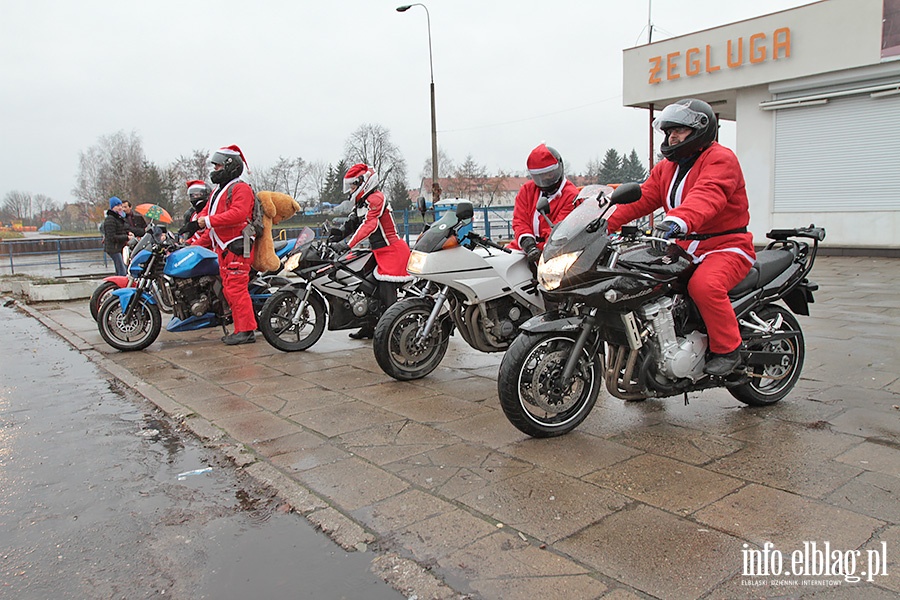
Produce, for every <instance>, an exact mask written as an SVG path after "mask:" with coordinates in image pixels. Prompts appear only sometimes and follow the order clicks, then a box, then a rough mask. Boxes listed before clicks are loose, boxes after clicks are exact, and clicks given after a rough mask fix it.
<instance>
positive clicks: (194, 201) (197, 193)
mask: <svg viewBox="0 0 900 600" xmlns="http://www.w3.org/2000/svg"><path fill="white" fill-rule="evenodd" d="M187 186H188V188H187V189H188V199H190V201H191V206H192V207H194V212H198V213H199V212H200V211H201V210H203V207H204V206H206V202H207V201H208V200H209V194H210V191H211V190H210V189H209V186H208V185H206V182H205V181H200V180H199V179H194V180H193V181H188V182H187Z"/></svg>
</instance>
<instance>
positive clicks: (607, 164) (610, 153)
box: [597, 148, 623, 184]
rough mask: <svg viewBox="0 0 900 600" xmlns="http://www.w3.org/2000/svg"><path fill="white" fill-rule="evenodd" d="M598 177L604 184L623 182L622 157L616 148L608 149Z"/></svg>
mask: <svg viewBox="0 0 900 600" xmlns="http://www.w3.org/2000/svg"><path fill="white" fill-rule="evenodd" d="M597 177H598V178H599V179H600V183H602V184H610V183H622V181H623V179H622V157H621V156H619V153H618V152H616V149H615V148H610V149H609V150H607V151H606V155H605V156H604V157H603V163H602V164H601V165H600V172H599V173H598V174H597Z"/></svg>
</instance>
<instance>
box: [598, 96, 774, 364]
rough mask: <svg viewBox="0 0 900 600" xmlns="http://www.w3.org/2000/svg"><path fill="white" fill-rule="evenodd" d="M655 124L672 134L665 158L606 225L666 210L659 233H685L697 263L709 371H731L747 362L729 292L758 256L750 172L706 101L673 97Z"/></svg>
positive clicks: (695, 292)
mask: <svg viewBox="0 0 900 600" xmlns="http://www.w3.org/2000/svg"><path fill="white" fill-rule="evenodd" d="M653 126H654V128H656V129H657V130H659V131H661V132H663V133H664V134H665V140H664V141H663V143H662V146H661V147H660V151H661V152H662V154H663V156H664V157H665V158H666V160H664V161H661V162H659V163H657V164H656V166H654V167H653V170H652V171H651V172H650V176H649V178H648V179H647V181H645V182H644V183H643V184H642V185H641V194H642V195H641V199H640V200H639V201H638V202H635V203H634V204H625V205H620V206H617V207H616V209H615V211H614V212H613V214H612V215H611V216H610V217H609V221H608V225H607V229H608V230H609V231H610V232H614V231H618V230H619V229H620V228H621V227H622V225H624V224H626V223H628V222H629V221H632V220H634V219H637V218H639V217H642V216H645V215H648V214H650V213H652V212H653V211H654V210H656V209H658V208H663V209H664V210H665V212H666V215H665V218H664V219H663V220H662V221H661V222H660V223H658V224H657V225H656V226H655V228H654V236H655V237H659V238H665V239H669V238H670V237H672V236H683V239H679V240H678V241H677V243H678V245H679V246H680V247H681V248H682V249H684V250H685V251H687V252H688V254H690V255H691V256H692V257H693V261H694V262H695V263H697V268H696V270H695V271H694V273H693V275H691V279H690V281H689V282H688V294H690V296H691V299H693V301H694V303H695V304H696V306H697V309H698V310H699V311H700V315H701V316H702V317H703V322H704V323H705V324H706V328H707V334H708V337H709V350H710V353H711V356H710V359H709V360H708V361H707V362H706V366H705V367H704V369H703V371H704V372H705V373H707V374H708V375H714V376H718V377H724V376H726V375H728V374H729V373H731V372H732V371H733V370H734V369H735V368H736V367H737V366H738V365H739V364H740V362H741V355H740V346H741V333H740V327H739V326H738V322H737V318H736V317H735V314H734V310H733V309H732V307H731V302H730V300H729V299H728V291H729V290H731V288H733V287H734V286H735V285H737V284H738V283H740V282H741V280H743V279H744V277H746V275H747V273H748V272H749V271H750V268H751V267H752V266H753V263H754V261H755V260H756V253H755V252H754V250H753V236H752V235H751V234H750V233H748V232H747V225H748V224H749V223H750V209H749V203H748V200H747V190H746V188H745V186H744V174H743V172H742V171H741V166H740V163H739V162H738V159H737V157H736V156H735V155H734V153H733V152H732V151H731V150H729V149H728V148H726V147H725V146H722V145H720V144H719V143H718V142H717V141H716V137H717V134H718V121H717V119H716V115H715V113H713V110H712V108H711V107H710V106H709V104H707V103H706V102H703V101H702V100H696V99H691V98H687V99H684V100H679V101H678V102H676V103H674V104H670V105H669V106H667V107H665V108H664V109H663V111H662V112H661V113H660V114H659V116H658V117H657V118H656V120H655V121H654V122H653Z"/></svg>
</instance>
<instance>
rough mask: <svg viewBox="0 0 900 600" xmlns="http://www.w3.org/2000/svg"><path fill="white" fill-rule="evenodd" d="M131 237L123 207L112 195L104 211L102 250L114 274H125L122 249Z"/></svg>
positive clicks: (132, 235)
mask: <svg viewBox="0 0 900 600" xmlns="http://www.w3.org/2000/svg"><path fill="white" fill-rule="evenodd" d="M133 237H134V234H133V233H131V232H130V231H128V226H127V225H126V223H125V208H124V207H123V206H122V201H121V200H119V199H118V198H116V197H115V196H113V197H112V198H110V199H109V210H108V211H106V219H105V220H104V221H103V251H104V252H106V253H107V254H108V255H109V257H110V258H111V259H112V261H113V265H114V266H115V268H116V275H126V274H127V272H126V271H125V260H124V259H123V258H122V249H123V248H124V247H125V245H126V244H128V240H130V239H131V238H133Z"/></svg>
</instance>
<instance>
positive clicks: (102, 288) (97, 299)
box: [88, 281, 119, 321]
mask: <svg viewBox="0 0 900 600" xmlns="http://www.w3.org/2000/svg"><path fill="white" fill-rule="evenodd" d="M117 289H119V286H117V285H116V284H115V283H113V282H112V281H104V282H101V283H100V285H98V286H97V289H96V290H94V293H93V294H91V299H90V300H89V301H88V305H89V306H90V309H91V316H92V317H94V321H96V320H97V317H98V315H99V314H100V307H101V306H103V302H104V301H105V300H106V298H107V297H108V296H109V293H110V292H112V291H114V290H117Z"/></svg>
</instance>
